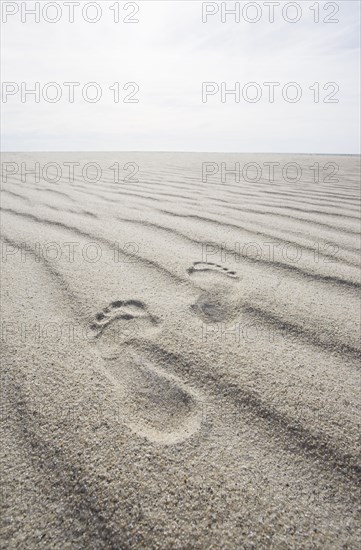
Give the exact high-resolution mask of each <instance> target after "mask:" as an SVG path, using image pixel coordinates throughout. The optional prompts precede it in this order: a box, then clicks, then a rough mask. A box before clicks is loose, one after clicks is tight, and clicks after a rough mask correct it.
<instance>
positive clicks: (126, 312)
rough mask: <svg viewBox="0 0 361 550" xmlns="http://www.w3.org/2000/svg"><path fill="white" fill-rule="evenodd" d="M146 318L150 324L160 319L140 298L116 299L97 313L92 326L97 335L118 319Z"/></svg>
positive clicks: (97, 336) (156, 322)
mask: <svg viewBox="0 0 361 550" xmlns="http://www.w3.org/2000/svg"><path fill="white" fill-rule="evenodd" d="M136 319H144V320H145V321H146V322H147V323H149V324H150V325H157V324H158V322H159V321H158V319H157V318H156V317H154V316H153V315H151V314H150V313H149V312H148V310H147V307H146V305H145V304H144V303H143V302H141V301H139V300H126V301H123V300H116V301H114V302H112V303H111V304H110V305H109V306H107V307H105V308H104V309H103V310H102V311H100V312H99V313H97V314H96V315H95V319H94V321H93V322H92V324H91V325H90V328H91V329H92V330H93V331H94V332H95V337H96V338H99V336H100V335H101V334H102V333H103V331H104V329H105V328H107V327H108V326H109V325H110V324H112V323H114V321H117V320H123V321H132V320H136Z"/></svg>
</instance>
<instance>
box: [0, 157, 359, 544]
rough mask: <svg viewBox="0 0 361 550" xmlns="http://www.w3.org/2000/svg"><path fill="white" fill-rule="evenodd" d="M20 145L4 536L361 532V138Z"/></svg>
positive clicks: (12, 173) (11, 216)
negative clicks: (104, 147)
mask: <svg viewBox="0 0 361 550" xmlns="http://www.w3.org/2000/svg"><path fill="white" fill-rule="evenodd" d="M36 162H37V163H39V164H38V166H37V167H36V168H37V169H38V170H39V172H40V174H38V175H39V177H36V175H35V176H34V174H30V173H27V172H26V171H27V170H31V169H32V170H34V168H35V163H36ZM270 162H277V163H279V164H278V165H275V176H274V178H269V170H270V168H269V165H267V164H265V163H270ZM2 163H3V183H2V187H3V193H2V263H1V270H2V308H3V314H2V348H3V370H2V397H1V405H2V422H1V429H2V433H1V438H2V441H3V442H4V443H5V444H4V445H3V446H2V451H1V453H2V458H1V460H2V499H1V500H2V545H3V547H4V548H7V549H13V548H17V549H18V548H19V549H23V548H24V549H25V548H26V549H27V550H28V549H38V548H42V549H46V550H48V549H53V548H54V549H59V550H66V549H87V550H90V549H102V548H104V549H106V548H107V549H108V548H109V549H122V550H123V549H128V548H129V549H138V548H147V549H155V548H160V549H167V550H168V549H180V550H183V549H187V550H188V549H204V550H208V549H220V548H222V549H237V550H238V549H259V548H261V549H263V548H277V549H284V550H286V549H287V550H288V549H293V548H304V549H314V548H316V549H318V548H319V549H325V548H327V549H341V548H342V549H356V548H360V545H361V533H360V485H361V484H360V472H361V461H360V361H359V359H360V286H361V282H360V235H359V232H360V218H359V216H360V209H359V208H360V203H359V197H360V188H359V174H360V169H359V166H360V159H359V157H356V156H350V157H347V156H340V157H334V156H332V157H330V156H305V155H299V156H297V155H294V156H292V155H283V156H280V155H278V156H277V155H236V154H209V153H208V154H200V153H197V154H186V153H179V154H171V153H122V154H118V153H79V154H76V153H69V154H67V153H53V154H52V153H46V154H31V153H26V154H25V153H7V154H4V155H3V158H2ZM54 163H56V164H54ZM69 163H78V164H69ZM88 163H92V164H88ZM94 163H96V164H97V165H98V166H97V165H94ZM204 163H207V164H204ZM221 163H224V165H223V167H222V165H221ZM236 163H239V165H237V164H236ZM248 163H257V164H258V165H259V166H260V167H261V172H260V173H258V172H259V171H258V172H257V170H258V169H257V167H255V166H253V167H252V166H250V165H249V166H246V165H247V164H248ZM288 163H297V164H298V165H299V167H301V172H302V173H301V178H300V179H299V181H291V180H292V178H293V179H294V180H297V179H298V176H299V174H297V172H296V170H298V168H297V166H296V167H295V165H288V167H287V166H286V165H287V164H288ZM285 166H286V168H285ZM317 167H319V170H318V168H317ZM222 168H223V174H222ZM202 169H203V175H202ZM226 169H227V170H231V169H233V170H236V174H233V175H232V174H228V175H227V174H226V173H225V170H226ZM282 169H283V172H282ZM73 170H74V174H72V171H73ZM242 172H243V173H242ZM337 172H338V173H337ZM211 173H213V175H212V176H211V175H210V174H211ZM333 174H334V175H333ZM222 175H223V177H222ZM72 176H73V177H72ZM238 176H239V177H238ZM252 179H253V180H254V181H251V180H252ZM270 179H271V180H272V179H274V181H269V180H270ZM237 180H239V181H237ZM318 180H319V181H318Z"/></svg>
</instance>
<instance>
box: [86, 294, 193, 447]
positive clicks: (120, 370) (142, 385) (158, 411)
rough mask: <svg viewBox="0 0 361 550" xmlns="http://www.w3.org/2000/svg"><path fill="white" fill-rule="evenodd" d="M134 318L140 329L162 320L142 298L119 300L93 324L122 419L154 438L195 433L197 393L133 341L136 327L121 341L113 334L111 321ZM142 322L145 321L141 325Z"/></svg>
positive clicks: (173, 440)
mask: <svg viewBox="0 0 361 550" xmlns="http://www.w3.org/2000/svg"><path fill="white" fill-rule="evenodd" d="M132 322H136V323H137V324H136V327H137V334H136V336H137V337H139V331H140V329H141V328H142V329H143V330H142V332H143V331H144V329H145V328H149V327H150V326H153V327H154V326H157V325H158V324H159V320H158V319H157V318H156V317H155V316H154V315H152V314H151V313H150V312H149V311H148V308H147V306H146V305H145V304H144V303H143V302H140V301H138V300H127V301H122V300H117V301H114V302H112V303H111V304H110V305H109V306H107V307H105V308H104V309H103V310H102V311H100V312H99V313H97V314H96V315H95V320H94V321H93V322H92V324H91V329H92V330H93V332H94V335H95V338H94V340H93V343H94V345H95V346H96V348H97V351H98V353H99V355H101V357H102V359H103V367H102V371H103V373H104V375H105V376H106V377H107V378H108V380H109V381H110V382H111V384H112V386H113V387H114V390H115V392H116V394H117V396H118V397H119V403H120V412H121V417H122V420H123V421H124V422H125V423H126V424H127V425H128V426H129V427H130V428H131V429H132V430H133V431H134V432H135V433H137V434H138V435H140V436H142V437H145V438H146V439H148V440H149V441H151V442H154V443H162V444H166V445H169V444H174V443H177V442H180V441H183V440H184V439H186V438H188V437H190V436H191V435H192V434H193V433H195V432H197V431H198V430H199V427H200V423H201V414H200V408H199V406H198V403H199V401H200V397H199V396H198V393H197V392H196V391H195V390H193V389H191V388H189V387H187V386H186V385H185V384H184V383H183V382H182V380H181V379H180V378H178V377H176V376H174V375H172V374H170V373H168V372H167V367H168V365H167V364H164V365H160V364H159V359H157V360H154V359H153V358H152V357H150V356H149V357H148V356H147V355H146V353H145V352H139V351H137V349H136V348H134V344H131V343H130V339H131V338H130V337H131V336H134V334H132V332H131V333H130V334H128V338H127V337H126V336H125V338H124V335H125V331H124V327H122V335H123V345H121V344H120V340H119V338H116V339H114V340H113V339H112V338H111V331H110V330H109V331H108V330H106V329H107V327H109V325H111V324H121V325H125V326H126V325H129V323H132ZM140 323H145V325H143V326H142V327H140Z"/></svg>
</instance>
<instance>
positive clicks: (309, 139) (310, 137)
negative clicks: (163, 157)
mask: <svg viewBox="0 0 361 550" xmlns="http://www.w3.org/2000/svg"><path fill="white" fill-rule="evenodd" d="M46 3H47V2H41V7H43V6H44V4H46ZM126 3H127V2H119V6H120V10H119V13H120V16H121V19H123V18H124V17H125V16H126V15H129V16H130V14H131V13H132V11H133V8H132V6H128V7H127V6H125V5H126ZM246 3H247V2H239V4H240V6H241V9H243V6H244V4H246ZM5 4H8V5H10V4H12V5H13V4H16V5H18V7H19V13H17V14H15V15H10V16H9V17H8V21H7V22H6V23H2V81H3V82H16V83H18V84H20V83H21V82H26V83H27V85H28V86H29V88H32V87H34V83H35V82H39V83H40V85H41V86H40V87H41V89H42V86H43V85H44V84H46V83H48V82H57V83H59V85H61V89H62V92H63V97H62V98H61V99H60V101H59V102H57V103H49V102H46V101H44V100H41V101H40V103H36V102H35V101H34V98H33V97H30V96H29V97H28V98H27V101H26V102H25V103H22V102H21V100H20V92H19V93H17V94H15V95H13V96H10V95H9V97H8V98H7V102H6V103H5V102H4V97H2V103H1V109H2V113H3V116H2V134H3V138H2V150H8V151H9V150H10V151H11V150H12V151H25V150H33V151H35V150H38V151H39V150H41V151H46V150H48V151H49V150H50V151H51V150H63V151H64V150H69V151H70V150H74V151H77V150H111V151H115V150H118V151H120V150H124V151H126V150H128V151H131V150H138V151H141V150H145V151H148V150H173V151H226V152H227V151H229V152H231V151H234V152H253V151H256V152H301V153H302V152H304V153H306V152H311V153H359V147H360V136H359V88H360V83H359V55H360V50H359V47H360V44H359V25H360V3H359V2H358V1H341V2H338V3H336V2H331V3H330V2H329V3H328V4H327V2H319V5H320V18H321V22H320V23H315V22H314V12H312V11H311V10H310V7H311V6H313V5H315V2H314V1H312V2H306V1H300V2H298V3H297V4H299V5H300V6H301V8H302V17H301V20H300V21H298V22H297V23H293V24H292V23H287V22H286V21H284V20H283V18H282V15H281V14H282V8H283V7H284V5H285V4H287V2H280V4H281V6H278V7H277V6H276V7H275V22H274V23H270V22H269V12H268V8H267V7H266V6H265V5H264V2H263V1H260V2H258V4H259V6H260V9H261V10H262V17H261V20H260V21H259V22H257V23H253V24H252V23H249V22H247V21H245V20H244V19H243V18H242V17H241V21H240V23H236V22H235V21H234V18H233V19H232V18H231V17H228V18H227V20H226V22H225V23H222V22H221V13H220V11H221V10H220V9H219V12H218V13H217V14H216V15H213V16H209V17H208V21H207V23H203V22H202V4H203V2H202V1H191V0H189V1H185V0H183V1H173V0H166V1H156V2H154V1H152V0H143V1H138V2H137V4H138V5H139V12H138V13H137V14H136V15H134V18H138V19H139V22H138V23H134V24H132V23H130V24H126V23H123V22H119V23H114V12H113V11H111V10H110V6H112V5H114V4H115V2H114V1H112V2H104V1H102V2H98V4H99V5H100V6H101V8H102V17H101V19H100V21H98V22H97V23H93V24H92V23H88V22H86V21H84V20H83V17H82V16H81V9H82V7H83V6H84V5H85V4H87V2H80V4H81V6H80V8H78V9H79V10H80V11H78V12H77V11H75V21H74V23H69V22H68V8H66V7H65V6H63V4H64V3H63V2H58V4H59V5H60V6H61V10H62V18H61V20H60V21H59V22H57V23H48V22H46V21H44V20H43V17H42V16H41V21H40V23H36V22H35V21H34V17H31V16H29V17H28V20H27V22H26V23H22V22H21V13H20V12H21V4H26V6H27V7H29V8H31V7H33V6H34V4H35V2H25V3H24V2H2V5H3V9H4V5H5ZM131 4H133V3H131ZM208 4H211V3H208ZM218 4H219V8H220V7H221V6H220V4H221V2H219V3H218ZM234 4H235V2H227V7H229V8H231V7H233V6H234ZM326 4H327V6H326ZM337 4H338V5H339V7H340V10H339V12H338V14H337V15H335V17H336V18H338V19H339V22H338V23H333V24H327V23H323V22H322V19H323V18H324V17H326V16H327V15H328V14H331V12H332V11H333V5H337ZM330 5H331V7H330ZM124 7H126V9H123V8H124ZM89 9H90V11H89V12H88V13H89V16H90V17H93V15H94V13H95V12H94V11H92V9H91V8H89ZM203 9H204V8H203ZM209 9H211V8H209ZM134 11H135V10H134ZM54 13H55V12H52V11H51V8H49V12H48V14H49V18H52V17H54ZM255 13H256V12H255V11H254V12H253V11H252V9H251V10H250V11H249V14H250V17H254V14H255ZM294 13H295V12H293V11H292V9H290V11H289V14H290V17H293V16H294ZM64 82H79V83H80V84H81V85H80V87H79V88H77V89H76V91H75V101H74V103H69V101H68V100H67V97H68V90H67V89H66V88H65V87H63V86H62V84H63V83H64ZM88 82H98V83H99V86H100V87H101V89H102V92H103V95H102V98H101V100H100V101H99V102H97V103H88V102H86V101H84V99H83V98H82V95H81V91H80V90H81V89H82V87H83V85H84V84H86V83H88ZM114 82H119V83H120V91H121V101H120V102H119V103H114V101H113V97H114V91H112V90H110V89H109V87H110V86H111V85H112V84H114ZM128 82H135V83H137V84H138V85H139V92H138V93H137V94H136V96H135V97H136V98H138V99H139V102H138V103H123V101H122V100H123V98H124V96H126V95H127V94H129V93H130V92H131V91H132V87H130V88H128V90H127V91H123V89H122V88H123V86H124V84H126V83H128ZM202 82H215V83H217V84H219V85H220V83H221V82H226V83H227V86H229V88H233V87H234V84H235V82H239V83H240V86H241V88H242V87H243V85H244V84H247V83H249V82H256V83H258V84H259V85H260V86H261V89H262V99H261V100H260V101H259V102H257V103H249V102H247V101H245V100H244V99H243V97H242V96H241V100H240V102H239V103H235V102H234V100H233V98H232V97H230V96H227V98H226V99H227V101H226V102H225V103H222V102H221V93H220V92H219V93H218V94H215V95H214V96H209V97H208V99H207V103H204V102H202ZM264 82H280V83H281V86H280V87H279V88H277V89H276V95H275V102H274V103H269V101H268V90H267V89H266V88H265V87H264V85H263V83H264ZM289 82H297V83H298V84H299V85H300V87H301V89H302V98H301V100H300V101H299V102H298V103H289V102H287V101H285V100H284V99H283V97H282V93H281V89H282V86H283V85H284V84H287V83H289ZM315 82H319V83H320V94H321V101H320V102H319V103H315V102H314V93H315V92H314V91H311V90H310V89H309V87H310V86H312V85H313V84H314V83H315ZM328 82H335V83H337V85H338V86H339V87H340V90H339V92H338V93H337V94H336V95H335V97H336V98H338V99H339V102H338V103H324V102H323V98H324V97H325V96H327V95H329V94H330V93H331V92H332V90H333V88H332V87H331V88H328V89H327V90H323V85H324V84H326V83H328ZM49 94H50V92H49Z"/></svg>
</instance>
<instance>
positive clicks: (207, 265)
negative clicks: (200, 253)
mask: <svg viewBox="0 0 361 550" xmlns="http://www.w3.org/2000/svg"><path fill="white" fill-rule="evenodd" d="M205 271H210V272H214V273H216V274H219V275H224V276H226V277H229V278H230V279H238V278H239V277H238V276H237V273H236V272H235V271H232V270H230V269H228V267H223V266H221V265H219V264H214V263H212V262H194V264H193V265H192V266H191V267H190V268H188V269H187V272H188V273H189V274H190V275H192V274H193V273H202V272H205Z"/></svg>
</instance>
